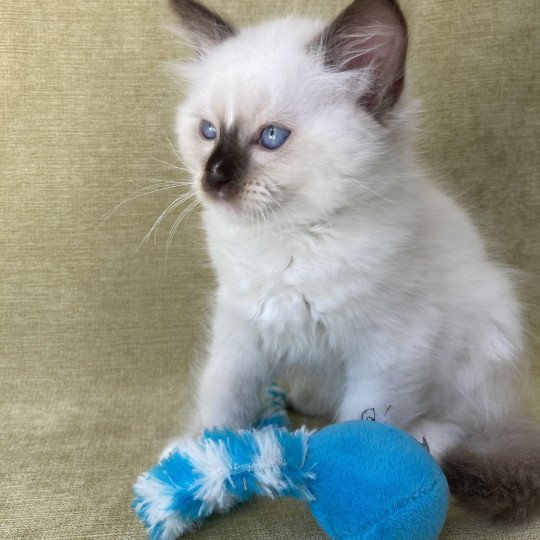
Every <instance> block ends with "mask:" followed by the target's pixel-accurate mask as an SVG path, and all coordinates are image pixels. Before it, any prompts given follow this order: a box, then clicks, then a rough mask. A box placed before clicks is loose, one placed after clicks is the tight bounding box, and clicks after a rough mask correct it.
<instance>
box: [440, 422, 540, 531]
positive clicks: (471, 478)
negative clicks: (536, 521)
mask: <svg viewBox="0 0 540 540" xmlns="http://www.w3.org/2000/svg"><path fill="white" fill-rule="evenodd" d="M441 466H442V468H443V471H444V472H445V474H446V478H447V479H448V484H449V486H450V491H451V493H452V494H453V495H454V496H455V497H456V499H457V500H458V501H459V502H460V503H462V504H463V505H464V506H465V507H467V508H469V509H471V510H474V511H477V512H481V513H483V514H486V515H489V516H491V517H492V518H495V519H501V520H508V521H522V520H526V519H530V518H532V517H534V516H536V515H538V513H539V511H540V431H539V430H538V429H537V428H535V427H534V426H533V425H531V424H530V423H528V422H526V421H523V420H518V421H515V422H512V423H510V422H509V423H508V424H506V425H505V426H504V427H501V428H499V429H497V430H493V431H492V432H490V433H489V434H482V435H475V436H472V437H470V438H469V439H467V440H466V441H464V442H463V443H462V444H460V445H459V446H458V447H456V448H454V449H453V450H451V451H449V453H447V454H446V455H445V456H443V458H442V463H441Z"/></svg>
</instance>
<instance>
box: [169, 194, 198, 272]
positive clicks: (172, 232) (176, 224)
mask: <svg viewBox="0 0 540 540" xmlns="http://www.w3.org/2000/svg"><path fill="white" fill-rule="evenodd" d="M198 204H199V200H198V199H195V200H194V201H191V202H190V203H189V204H188V205H187V206H186V207H185V208H184V210H182V212H181V213H180V215H179V216H178V217H177V218H176V220H175V222H174V224H173V226H172V227H171V230H170V232H169V237H168V238H167V245H166V250H165V263H166V261H167V257H168V254H169V249H170V247H171V245H172V241H173V238H174V235H175V234H176V231H177V230H178V227H179V226H180V224H181V223H182V221H184V219H185V218H186V217H187V216H188V215H189V214H190V213H191V211H192V210H194V209H195V207H196V206H197V205H198Z"/></svg>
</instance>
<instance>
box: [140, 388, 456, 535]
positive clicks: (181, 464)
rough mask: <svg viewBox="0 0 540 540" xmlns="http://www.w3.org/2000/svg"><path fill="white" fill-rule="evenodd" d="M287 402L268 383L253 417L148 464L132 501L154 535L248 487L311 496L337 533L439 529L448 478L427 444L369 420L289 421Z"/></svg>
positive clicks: (173, 531)
mask: <svg viewBox="0 0 540 540" xmlns="http://www.w3.org/2000/svg"><path fill="white" fill-rule="evenodd" d="M284 405H285V396H284V394H283V393H282V392H281V391H280V390H279V389H278V388H277V387H271V388H269V390H268V400H267V402H266V409H265V410H264V412H263V415H262V417H261V420H260V421H259V423H258V424H257V427H255V428H252V429H249V430H245V431H239V432H233V431H229V430H213V431H205V432H204V434H203V435H202V437H201V438H200V439H199V440H197V441H193V440H187V439H186V441H185V444H182V445H181V446H177V447H176V448H174V449H173V450H172V451H171V452H170V453H169V454H168V455H167V456H166V457H165V458H164V459H162V460H161V461H160V462H159V463H158V464H157V465H156V466H155V467H153V468H152V469H150V470H149V471H148V472H146V473H144V474H142V475H141V476H140V477H139V478H138V480H137V482H136V484H135V487H134V491H135V495H136V499H135V501H134V502H133V508H134V510H135V512H136V514H137V515H138V516H139V517H140V518H141V520H142V521H143V522H144V524H145V525H146V527H147V528H148V535H149V537H150V538H151V539H152V540H175V539H176V538H178V537H179V536H181V535H182V534H183V533H184V532H186V531H188V530H191V529H193V528H194V527H196V526H198V525H200V523H201V522H202V520H203V519H204V518H206V517H208V516H209V515H211V514H212V513H214V512H220V513H223V512H226V511H228V510H230V509H231V508H232V507H233V506H234V505H235V504H237V503H239V502H243V501H246V500H247V499H249V498H250V497H251V496H252V495H267V496H269V497H281V496H284V497H294V498H297V499H303V500H305V501H306V502H307V504H308V505H309V508H310V509H311V512H312V513H313V515H314V517H315V519H316V520H317V521H318V523H319V525H320V526H321V528H322V529H323V530H324V531H325V532H326V533H327V534H328V536H329V537H330V538H332V539H336V540H337V539H340V540H341V539H343V540H344V539H347V540H357V539H362V540H368V539H377V540H381V539H383V540H397V539H402V540H405V539H406V540H415V539H417V540H429V539H434V538H437V537H438V535H439V534H440V532H441V529H442V527H443V524H444V521H445V519H446V513H447V509H448V499H449V492H448V485H447V482H446V478H445V477H444V475H443V473H442V471H441V469H440V467H439V466H438V464H437V462H436V461H435V460H434V459H433V458H432V457H431V456H430V454H429V453H428V452H427V451H426V449H425V448H423V447H422V445H420V444H419V443H418V442H417V441H416V440H415V439H413V438H412V437H410V436H409V435H408V434H406V433H405V432H403V431H401V430H399V429H396V428H394V427H391V426H387V425H384V424H380V423H377V422H370V421H366V420H357V421H351V422H344V423H342V424H334V425H330V426H328V427H325V428H323V429H321V430H320V431H315V432H309V431H308V430H306V428H301V429H298V430H296V431H289V430H288V425H289V419H288V417H287V414H286V413H285V408H284Z"/></svg>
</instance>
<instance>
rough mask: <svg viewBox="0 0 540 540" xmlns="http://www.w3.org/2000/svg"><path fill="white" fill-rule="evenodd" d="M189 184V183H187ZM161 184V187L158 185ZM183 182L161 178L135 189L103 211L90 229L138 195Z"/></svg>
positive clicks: (143, 195)
mask: <svg viewBox="0 0 540 540" xmlns="http://www.w3.org/2000/svg"><path fill="white" fill-rule="evenodd" d="M189 185H191V184H189ZM158 186H161V187H158ZM183 186H184V183H181V182H175V181H173V180H170V181H169V180H163V181H160V182H158V183H156V184H153V185H152V184H151V185H149V186H145V187H143V188H141V189H138V190H137V191H135V192H133V193H132V194H131V195H129V196H128V197H126V198H125V199H124V200H123V201H121V202H120V203H118V204H117V205H116V206H115V207H113V208H111V209H110V210H109V211H108V212H105V214H103V215H102V216H101V217H100V218H98V219H97V220H96V221H95V222H94V223H93V224H92V225H91V226H90V229H92V228H95V227H98V226H99V225H102V224H103V223H105V221H107V220H108V219H109V218H110V217H111V216H112V215H113V214H114V213H115V212H117V211H118V210H119V209H120V208H122V206H124V204H126V203H128V202H130V201H133V200H135V199H139V198H140V197H145V196H146V195H151V194H152V193H158V192H159V191H166V190H168V189H173V188H175V187H183Z"/></svg>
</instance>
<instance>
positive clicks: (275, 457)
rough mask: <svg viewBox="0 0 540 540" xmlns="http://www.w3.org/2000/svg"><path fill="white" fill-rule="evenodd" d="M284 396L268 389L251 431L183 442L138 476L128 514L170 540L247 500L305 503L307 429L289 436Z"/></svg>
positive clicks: (157, 538)
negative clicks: (255, 497)
mask: <svg viewBox="0 0 540 540" xmlns="http://www.w3.org/2000/svg"><path fill="white" fill-rule="evenodd" d="M284 406H285V394H284V393H283V392H282V391H281V390H280V389H279V388H278V387H276V386H272V387H269V389H268V390H267V396H266V401H265V408H264V412H263V414H262V415H261V418H260V420H259V422H258V424H257V426H258V427H256V428H252V429H249V430H245V431H239V432H233V431H230V430H212V431H205V433H204V434H203V436H202V437H201V438H200V439H199V440H198V441H193V440H186V441H185V443H183V444H182V446H181V447H177V448H175V449H174V450H173V451H172V452H171V453H170V454H168V455H167V456H166V457H165V458H164V459H163V460H161V461H160V462H159V463H158V464H157V465H155V466H154V467H153V468H152V469H150V470H149V471H147V472H146V473H144V474H142V475H141V476H139V478H138V479H137V482H136V483H135V486H134V492H135V496H136V498H135V500H134V502H133V504H132V506H133V509H134V510H135V513H136V514H137V515H138V517H139V518H140V519H141V520H142V521H143V523H144V524H145V526H146V527H147V529H148V535H149V537H150V539H151V540H174V539H176V538H178V537H179V536H181V535H182V534H183V533H185V532H186V531H189V530H190V529H192V528H194V527H195V526H197V525H198V524H199V523H200V522H201V521H202V520H203V519H204V518H206V517H208V516H209V515H211V514H212V513H213V512H226V511H228V510H230V509H231V508H232V507H233V506H234V505H235V504H237V503H239V502H243V501H246V500H248V499H249V498H250V497H251V496H252V495H266V496H269V497H272V498H273V497H282V496H287V497H294V498H298V499H304V500H312V499H313V496H312V494H311V490H310V484H311V482H313V480H314V479H315V475H314V473H313V472H312V471H310V470H306V457H307V452H308V442H309V437H310V435H311V433H310V432H309V431H307V430H306V428H301V429H298V430H296V431H293V432H290V431H288V430H287V427H286V426H288V425H289V418H288V416H287V414H286V412H285V408H284Z"/></svg>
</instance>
